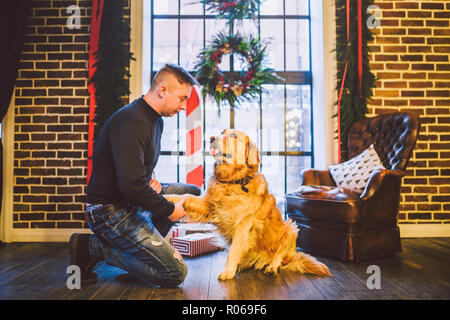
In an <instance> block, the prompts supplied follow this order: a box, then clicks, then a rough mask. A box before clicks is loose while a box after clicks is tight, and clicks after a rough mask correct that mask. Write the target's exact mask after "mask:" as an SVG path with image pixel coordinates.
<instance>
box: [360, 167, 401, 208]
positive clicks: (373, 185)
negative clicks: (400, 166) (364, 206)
mask: <svg viewBox="0 0 450 320" xmlns="http://www.w3.org/2000/svg"><path fill="white" fill-rule="evenodd" d="M404 175H405V173H404V172H403V171H400V170H388V169H378V170H376V171H375V172H374V173H372V175H371V176H370V178H369V181H368V183H367V185H366V187H365V189H364V191H363V193H362V194H361V196H360V199H361V200H367V199H369V198H371V197H372V196H373V195H374V194H375V193H376V192H377V191H378V190H379V189H380V188H381V186H382V185H383V182H384V181H386V180H388V179H390V178H391V179H392V178H393V179H395V180H397V179H401V178H402V177H403V176H404Z"/></svg>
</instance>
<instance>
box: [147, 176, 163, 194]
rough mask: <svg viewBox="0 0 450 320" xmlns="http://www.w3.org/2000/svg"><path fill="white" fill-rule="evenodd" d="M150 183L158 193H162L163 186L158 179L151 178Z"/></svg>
mask: <svg viewBox="0 0 450 320" xmlns="http://www.w3.org/2000/svg"><path fill="white" fill-rule="evenodd" d="M148 184H149V185H150V188H152V189H153V190H155V191H156V192H157V193H160V192H161V190H162V186H161V184H160V183H159V181H158V180H156V179H151V180H150V181H149V183H148Z"/></svg>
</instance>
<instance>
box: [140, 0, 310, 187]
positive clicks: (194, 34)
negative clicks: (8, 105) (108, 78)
mask: <svg viewBox="0 0 450 320" xmlns="http://www.w3.org/2000/svg"><path fill="white" fill-rule="evenodd" d="M193 2H194V3H193ZM150 9H151V14H150V15H148V17H149V19H150V23H149V24H150V26H151V28H150V30H151V32H150V34H148V37H150V51H151V57H150V60H151V63H150V68H151V74H152V76H154V74H155V73H156V72H157V71H158V70H159V69H160V68H161V67H162V66H163V65H164V64H165V63H167V62H173V63H178V64H180V65H181V66H183V67H184V68H186V69H187V70H190V71H192V69H193V67H194V65H195V64H196V62H197V55H198V53H199V52H200V50H201V49H202V48H203V47H204V46H205V45H207V43H208V41H210V40H211V39H212V37H213V36H214V35H215V34H216V33H217V32H218V31H221V30H224V31H228V28H229V27H228V26H227V25H226V22H225V21H224V20H218V19H216V18H215V16H214V15H211V14H209V13H208V12H206V11H205V8H204V6H203V5H202V4H198V3H195V1H193V0H152V1H151V8H150ZM309 12H310V10H309V1H308V0H284V1H283V0H266V1H264V2H263V4H262V5H261V7H260V10H259V14H258V16H257V18H256V19H255V20H248V21H247V20H244V21H242V23H235V24H234V26H233V30H234V31H238V32H240V33H246V34H253V35H255V36H256V35H257V36H260V38H261V40H262V41H269V42H270V45H269V46H268V49H267V54H268V65H269V66H270V67H271V68H273V69H275V71H276V72H277V74H278V75H280V76H281V77H283V78H284V79H285V80H284V81H281V82H279V83H273V84H267V85H265V88H266V89H267V92H268V93H267V94H262V95H261V96H260V98H259V101H256V102H254V103H251V104H247V105H243V106H242V107H241V108H239V109H237V110H235V111H234V113H233V112H230V110H229V109H222V112H221V114H220V116H219V115H218V111H217V107H216V105H215V103H214V102H213V101H212V100H209V99H206V101H202V112H203V119H202V121H203V139H204V141H203V146H204V155H203V159H204V170H205V179H206V184H205V185H207V181H208V180H209V178H210V176H211V175H212V170H213V159H212V157H211V156H210V155H209V154H208V144H209V137H210V136H211V135H217V134H219V133H220V132H221V131H222V130H223V129H225V128H229V127H230V117H234V127H235V128H236V129H239V130H242V131H244V132H246V133H247V134H249V136H250V137H251V139H252V140H253V141H255V142H256V143H257V144H258V146H259V150H260V158H261V161H262V162H261V171H262V173H263V174H264V175H265V177H266V178H267V180H268V182H269V185H270V188H271V191H272V192H275V193H278V194H282V193H285V192H290V191H292V190H294V189H295V188H296V187H297V186H298V184H299V173H300V170H301V169H302V168H305V167H311V166H312V164H313V156H314V155H313V152H312V144H313V136H312V132H313V128H312V123H313V121H312V98H311V92H312V90H311V64H310V61H311V54H310V52H311V50H310V41H311V39H310V34H311V32H310V28H311V27H310V14H309ZM144 34H145V33H144ZM145 35H146V34H145ZM146 36H147V35H146ZM144 58H145V57H144ZM219 68H220V69H221V70H222V71H224V72H232V71H238V70H241V69H242V68H245V65H244V66H243V65H242V64H241V62H240V61H239V59H233V57H232V55H229V56H224V59H223V60H222V63H221V64H220V65H219ZM185 118H186V117H185V113H181V114H180V115H177V116H175V117H173V118H164V122H165V127H164V134H163V139H162V153H161V156H160V160H159V162H158V166H157V168H156V174H157V176H158V179H159V180H160V181H163V182H175V181H178V182H185V181H186V172H185V148H186V146H185V136H186V135H185V128H186V126H185Z"/></svg>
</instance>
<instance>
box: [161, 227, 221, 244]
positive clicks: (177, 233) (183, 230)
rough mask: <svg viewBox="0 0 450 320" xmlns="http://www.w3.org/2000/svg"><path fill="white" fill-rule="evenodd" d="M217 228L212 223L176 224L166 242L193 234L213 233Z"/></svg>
mask: <svg viewBox="0 0 450 320" xmlns="http://www.w3.org/2000/svg"><path fill="white" fill-rule="evenodd" d="M216 231H217V227H216V226H213V225H212V224H210V223H179V224H175V225H174V226H173V227H172V228H171V229H170V231H169V233H168V234H167V236H166V240H167V241H169V242H171V239H172V238H177V237H182V236H185V235H187V234H193V233H213V232H216Z"/></svg>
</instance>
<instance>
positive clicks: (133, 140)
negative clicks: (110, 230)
mask: <svg viewBox="0 0 450 320" xmlns="http://www.w3.org/2000/svg"><path fill="white" fill-rule="evenodd" d="M163 129H164V121H163V119H162V117H161V116H160V115H159V114H158V113H157V112H156V111H155V110H154V109H153V108H152V107H150V105H149V104H148V103H147V102H146V101H145V100H144V99H143V98H142V97H141V98H139V99H136V100H134V101H133V102H132V103H130V104H128V105H126V106H124V107H123V108H121V109H119V110H118V111H116V112H115V113H114V114H113V115H112V116H111V117H110V118H109V119H108V120H107V121H106V122H105V124H104V125H103V127H102V128H101V130H100V133H99V134H98V137H97V139H96V142H95V148H94V159H93V167H92V174H91V178H90V180H89V185H88V188H87V203H90V204H98V203H102V204H109V203H115V204H125V203H126V204H132V205H135V206H140V207H142V208H144V209H146V210H149V211H151V212H152V216H153V217H154V218H162V217H168V216H169V215H171V214H172V212H173V210H174V204H173V203H172V202H170V201H168V200H166V199H165V198H164V197H163V196H161V195H159V194H158V193H157V192H156V191H155V190H153V189H152V188H151V187H150V185H149V181H150V179H151V176H152V171H153V169H154V168H155V166H156V163H157V162H158V157H159V153H160V150H161V134H162V132H163Z"/></svg>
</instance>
